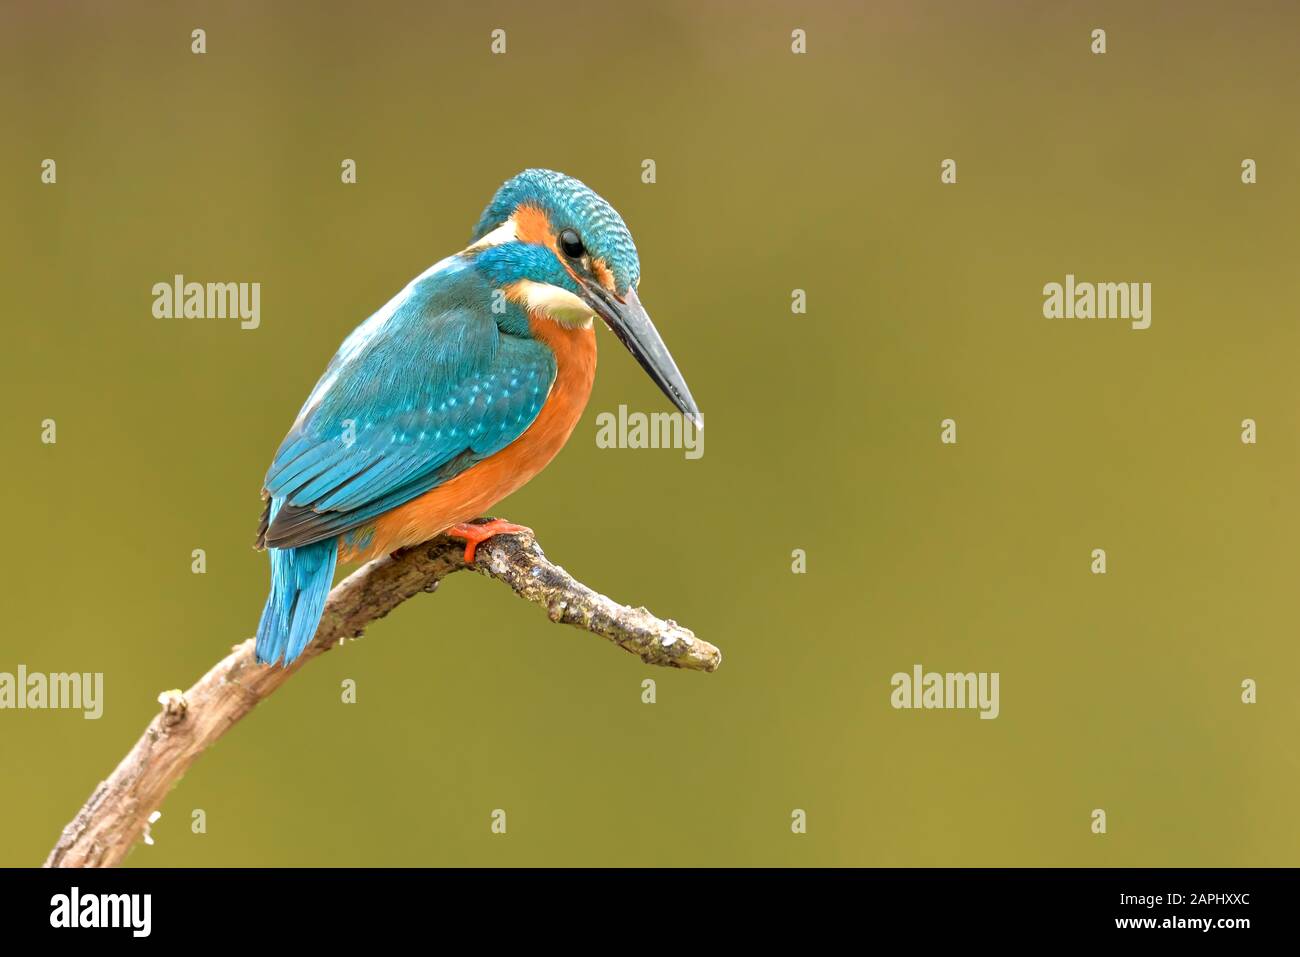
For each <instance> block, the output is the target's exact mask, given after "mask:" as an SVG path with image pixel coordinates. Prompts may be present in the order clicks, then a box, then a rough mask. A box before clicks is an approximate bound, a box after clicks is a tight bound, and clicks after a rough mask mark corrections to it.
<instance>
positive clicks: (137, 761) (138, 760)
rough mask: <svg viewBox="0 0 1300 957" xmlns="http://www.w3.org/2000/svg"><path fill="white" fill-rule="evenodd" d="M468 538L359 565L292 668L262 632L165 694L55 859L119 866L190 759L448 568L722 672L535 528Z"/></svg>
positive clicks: (624, 642)
mask: <svg viewBox="0 0 1300 957" xmlns="http://www.w3.org/2000/svg"><path fill="white" fill-rule="evenodd" d="M463 547H464V546H463V543H461V542H459V541H456V540H453V539H448V538H445V537H439V538H436V539H434V540H433V541H431V542H427V543H425V544H424V545H420V546H417V547H415V548H412V549H409V550H407V551H405V552H403V553H401V554H399V555H397V556H396V557H389V558H380V559H376V560H375V561H373V562H370V563H369V564H367V565H365V566H363V567H362V568H360V569H358V570H357V571H356V572H354V573H353V574H351V575H349V576H348V577H347V578H346V579H344V580H343V581H341V582H339V584H338V585H337V586H335V588H334V590H333V591H332V592H330V596H329V600H328V601H327V602H326V604H325V614H324V616H323V617H322V619H321V623H320V627H319V628H318V629H317V631H316V637H315V638H314V639H313V641H312V643H311V644H310V645H309V646H308V647H307V648H306V650H305V651H304V652H303V653H302V656H301V657H300V658H299V659H298V660H297V661H295V662H294V663H293V664H292V665H290V666H289V667H288V668H281V667H264V666H261V665H258V664H256V663H255V661H254V658H253V639H251V638H250V639H248V640H247V641H245V642H243V643H242V644H240V645H237V646H235V648H234V649H233V650H232V651H231V653H230V654H229V655H227V656H226V657H225V658H223V659H222V660H221V661H219V662H218V663H217V664H216V665H215V666H214V667H213V668H212V669H211V670H209V671H208V673H207V674H205V675H204V676H203V677H202V678H200V679H199V680H198V681H197V682H196V683H195V684H194V686H193V687H191V688H190V689H189V690H188V691H184V692H182V691H168V692H164V693H163V694H161V695H159V699H158V700H159V701H160V702H161V703H162V706H163V707H162V711H161V713H159V714H158V715H157V716H156V717H155V718H154V719H153V720H152V721H151V722H150V723H149V727H148V728H146V729H145V732H144V735H143V736H142V737H141V738H140V740H139V741H137V742H136V743H135V747H133V748H132V749H131V751H130V753H129V754H127V756H126V757H125V758H123V759H122V762H121V763H120V764H119V765H118V766H117V768H116V770H114V771H113V773H112V774H111V775H110V776H109V778H108V780H106V781H102V782H101V783H100V784H99V786H98V787H96V788H95V790H94V793H92V794H91V795H90V799H89V800H88V801H87V802H86V804H85V806H84V807H82V809H81V810H80V811H79V812H77V816H76V817H75V818H73V820H72V822H71V823H70V824H68V826H67V827H65V828H64V829H63V834H62V836H60V838H59V842H58V844H57V845H56V846H55V848H54V850H53V851H51V852H50V856H49V857H48V858H47V859H46V861H45V866H46V867H111V866H113V865H115V864H118V863H120V862H121V861H122V859H123V858H124V857H126V855H127V852H128V851H130V849H131V848H132V847H133V846H134V844H135V842H136V841H137V840H138V839H139V838H140V836H141V834H142V833H143V832H144V829H145V827H146V824H147V822H148V820H149V815H150V814H152V813H153V812H154V811H155V810H157V808H158V807H159V806H160V805H161V804H162V802H163V799H164V798H165V797H166V796H167V792H168V791H170V790H171V788H172V786H173V785H175V784H176V782H177V781H178V780H180V778H181V775H183V774H184V773H185V771H186V770H187V769H188V768H189V766H190V764H191V763H192V762H193V761H194V759H195V758H197V757H198V756H199V755H200V754H202V753H203V752H204V751H205V750H207V749H208V748H209V747H210V746H211V745H213V744H214V743H216V741H217V739H218V738H220V737H221V736H222V735H223V734H225V733H226V731H228V730H229V729H230V728H231V726H232V725H234V724H235V722H237V721H238V720H239V719H240V718H242V717H244V715H246V714H248V712H249V711H251V710H252V709H253V708H254V706H256V705H257V703H258V702H260V701H261V700H262V699H264V698H266V697H267V696H268V695H270V694H271V693H272V692H274V691H275V690H276V689H277V688H279V687H280V686H281V685H282V684H284V683H285V682H286V681H288V680H289V678H290V677H292V676H293V675H294V674H295V673H296V672H297V671H298V669H299V668H301V667H302V666H303V665H304V664H306V663H307V662H308V661H311V660H312V659H313V658H315V657H316V656H317V655H320V654H322V653H323V652H325V651H328V650H329V649H330V648H333V647H334V646H336V645H338V644H339V643H340V642H341V641H342V640H343V639H345V638H355V637H357V636H358V635H360V634H361V633H362V631H363V629H364V628H365V627H366V626H367V625H369V624H370V623H371V622H372V621H375V620H376V619H378V618H383V617H384V616H385V615H387V614H388V613H389V612H390V611H392V610H393V609H394V608H396V607H397V606H398V605H400V604H401V603H402V602H404V601H406V600H407V599H408V598H411V597H413V596H414V595H418V594H419V593H420V592H424V591H433V590H434V589H436V588H437V587H438V583H439V582H440V581H442V579H444V578H446V577H447V576H448V575H450V574H452V573H454V572H458V571H461V570H463V569H466V568H470V569H472V570H474V571H477V572H479V573H480V574H483V575H486V576H487V577H489V578H495V579H497V580H498V581H502V582H505V583H506V584H507V585H509V586H510V587H511V588H512V589H513V590H514V591H515V593H516V594H518V595H519V596H520V597H521V598H525V599H527V600H528V601H531V602H533V603H535V604H538V605H542V606H543V607H544V608H546V613H547V615H548V616H549V617H550V619H551V621H554V622H560V623H563V624H568V625H575V626H577V627H579V628H584V629H586V630H587V631H590V632H592V633H594V634H597V635H602V636H604V637H605V638H608V639H609V640H610V641H612V642H614V643H615V644H616V645H618V646H619V647H620V648H623V649H624V650H626V651H630V652H631V653H632V654H634V655H637V656H638V657H640V659H641V660H642V661H644V662H646V663H647V664H652V665H664V666H667V667H671V668H689V669H691V670H694V671H714V670H715V669H716V668H717V667H718V665H719V663H720V662H721V660H722V654H721V652H719V651H718V649H717V648H715V647H714V646H713V645H711V644H709V643H708V642H706V641H701V640H700V639H698V638H696V637H695V635H694V634H692V632H691V631H690V630H689V629H687V628H683V627H682V626H681V625H678V624H677V623H676V622H674V621H672V620H667V621H665V620H663V619H660V618H656V617H655V616H654V615H652V614H650V612H648V611H646V610H645V609H644V608H629V607H628V606H626V605H620V604H618V603H617V602H615V601H613V600H611V599H609V598H606V597H605V596H604V595H601V594H598V593H597V592H595V591H592V590H591V589H590V588H588V587H587V586H586V585H584V584H582V583H581V582H579V581H577V580H575V579H574V578H573V577H572V576H571V575H569V573H568V572H566V571H565V570H564V569H563V568H561V567H560V566H558V565H554V564H552V563H551V562H549V561H547V559H546V556H545V555H543V554H542V550H541V548H540V547H539V546H538V545H537V543H536V542H535V541H533V539H532V538H531V537H530V536H528V535H525V534H522V533H519V534H510V535H498V536H497V537H495V538H492V539H489V540H488V541H486V542H484V543H483V544H481V545H480V546H479V547H478V556H477V558H478V560H477V561H476V562H475V563H474V564H473V565H468V566H467V565H466V564H465V563H464V561H463V560H462V557H461V554H462V550H463Z"/></svg>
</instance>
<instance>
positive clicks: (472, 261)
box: [255, 169, 704, 667]
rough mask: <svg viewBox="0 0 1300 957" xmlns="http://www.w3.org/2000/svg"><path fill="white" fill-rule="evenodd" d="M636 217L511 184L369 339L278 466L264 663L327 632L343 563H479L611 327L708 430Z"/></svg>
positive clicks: (548, 183) (594, 199)
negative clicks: (448, 546) (457, 555)
mask: <svg viewBox="0 0 1300 957" xmlns="http://www.w3.org/2000/svg"><path fill="white" fill-rule="evenodd" d="M640 280H641V266H640V260H639V257H638V254H637V249H636V245H635V244H634V243H633V241H632V236H631V233H630V232H629V231H628V228H627V225H626V223H624V221H623V218H622V217H621V216H620V215H619V214H618V212H617V211H616V210H615V209H614V207H613V206H611V205H610V204H609V203H608V202H606V201H605V200H604V199H603V198H601V197H600V196H598V195H597V194H596V193H595V192H594V191H593V190H591V189H590V188H589V187H587V186H586V185H585V184H583V183H582V182H580V181H578V180H577V179H574V178H572V177H570V176H567V175H565V174H563V173H558V172H555V171H554V170H548V169H527V170H524V171H523V172H521V173H519V174H518V175H516V176H514V177H512V178H511V179H509V180H507V181H506V182H505V183H504V184H503V185H502V186H501V187H500V188H499V189H498V190H497V191H496V193H495V194H494V195H493V197H492V199H491V201H490V202H489V203H488V205H487V207H486V208H485V209H484V210H483V213H482V215H481V216H480V217H479V220H478V223H477V225H476V226H475V227H474V229H473V232H472V233H471V236H470V242H469V245H468V246H466V247H465V248H464V249H462V250H461V251H459V252H457V253H453V254H452V255H450V256H447V257H446V258H445V259H442V260H440V261H438V262H436V263H435V264H434V265H432V266H430V267H429V268H428V269H426V270H425V271H424V272H423V273H421V274H420V275H418V276H417V277H415V278H414V279H412V280H411V281H410V282H409V283H408V284H407V285H406V286H405V288H403V289H402V290H401V291H400V292H399V293H397V294H396V295H395V296H393V297H392V298H391V299H390V300H389V301H388V302H387V303H386V304H384V305H383V306H382V307H380V308H379V309H378V310H377V311H376V312H375V313H374V314H373V315H371V316H370V317H369V318H368V319H366V320H365V321H364V322H363V323H361V325H359V326H358V327H357V328H356V329H354V330H353V331H352V332H351V333H350V334H349V335H348V336H347V337H346V338H345V339H344V340H343V344H342V345H341V346H340V347H339V349H338V351H337V352H336V353H335V354H334V357H333V358H332V359H331V360H330V361H329V363H328V365H327V366H326V368H325V372H324V373H323V374H322V375H321V377H320V379H319V381H317V383H316V385H315V387H314V388H313V389H312V390H311V392H310V394H309V395H308V397H307V400H306V402H305V403H304V404H303V406H302V408H301V410H300V411H299V412H298V416H297V418H296V419H295V420H294V422H293V425H292V426H291V427H290V429H289V431H288V434H287V435H286V436H285V437H284V441H283V442H281V444H280V446H279V449H278V450H277V452H276V453H275V457H274V459H273V460H272V462H271V465H270V468H269V469H268V470H267V473H266V478H265V480H264V482H263V488H262V498H263V499H264V501H265V506H264V509H263V512H262V517H261V521H260V523H259V525H258V529H257V539H256V542H255V547H256V548H258V549H259V550H263V549H264V550H265V551H266V552H267V553H268V555H269V558H270V567H271V588H270V594H269V595H268V596H267V599H266V604H265V606H264V607H263V610H262V616H261V619H260V621H259V622H258V627H257V639H256V643H255V652H256V659H257V661H258V663H259V664H263V665H275V664H280V665H282V666H286V667H287V666H288V665H289V664H291V663H292V662H293V661H294V660H295V659H296V658H297V657H298V656H299V655H300V654H301V653H302V651H303V649H304V648H306V647H307V644H308V643H309V642H310V641H311V639H312V637H313V636H314V635H315V633H316V628H317V626H318V625H319V623H320V619H321V615H322V613H323V611H324V607H325V599H326V597H327V595H328V594H329V590H330V586H331V585H332V583H333V578H334V572H335V569H336V567H337V565H338V563H340V562H364V561H368V560H370V559H373V558H378V557H380V556H383V555H386V554H392V553H395V552H397V551H399V550H401V549H402V548H405V547H408V546H411V545H417V544H419V543H421V542H425V541H428V540H429V539H432V538H434V537H436V536H438V535H440V534H444V533H445V534H447V535H450V536H452V537H454V538H457V539H459V540H462V541H464V543H465V547H464V560H465V562H466V563H467V564H472V563H473V562H474V561H475V559H476V557H477V552H476V549H477V546H478V545H480V544H482V543H483V542H484V541H486V540H487V539H489V538H491V537H493V536H494V535H499V534H506V533H511V532H531V529H528V528H527V527H525V526H522V525H516V524H514V523H512V522H506V521H504V520H501V519H494V520H492V521H490V522H486V523H479V524H471V523H470V520H471V519H474V518H477V517H480V516H482V515H484V514H485V513H486V512H487V510H488V509H490V508H491V507H492V506H493V505H495V504H496V503H497V502H499V501H501V500H502V499H503V498H505V497H506V496H508V495H509V494H511V493H512V492H514V491H516V490H517V489H519V488H520V487H521V486H522V485H524V484H525V483H526V482H528V481H529V480H530V479H532V478H533V477H534V476H535V475H537V473H539V472H540V471H541V470H542V469H543V468H545V467H546V465H547V464H549V463H550V461H551V460H552V459H553V458H554V457H555V455H556V454H557V453H558V452H559V450H560V449H561V448H562V447H563V446H564V444H565V443H566V442H567V441H568V439H569V436H570V435H571V434H572V433H573V430H574V428H575V427H576V425H577V424H578V421H579V420H580V418H581V416H582V413H583V410H584V409H585V407H586V404H587V400H588V398H589V396H590V395H591V388H592V383H593V380H594V377H595V371H596V335H595V328H594V326H595V319H597V318H599V319H600V320H601V321H602V322H603V323H604V324H605V325H606V326H608V327H609V329H610V331H611V332H613V334H614V336H615V337H616V338H617V339H618V340H619V341H620V342H621V343H622V344H623V346H624V347H626V348H627V350H628V351H629V352H631V353H632V355H633V357H634V358H635V359H636V361H637V362H638V363H639V364H640V365H641V367H642V368H643V369H644V370H645V372H646V373H647V374H648V375H649V376H650V378H651V379H652V380H653V381H654V382H655V384H656V385H658V387H659V388H660V389H661V390H662V391H663V393H664V394H665V395H666V396H667V398H668V399H669V401H671V402H672V404H673V405H674V406H675V407H676V408H677V409H678V410H679V411H680V413H681V414H682V415H683V416H685V417H686V418H687V419H688V420H689V421H691V422H692V423H693V424H694V425H695V427H696V428H697V429H702V428H703V425H704V420H703V416H702V415H701V413H700V409H699V406H698V405H697V404H696V402H695V399H694V398H693V397H692V395H691V392H690V389H689V388H687V385H686V381H685V379H684V378H683V376H682V373H681V371H680V370H679V369H678V367H677V363H676V362H675V361H674V360H673V357H672V355H671V354H670V353H669V351H668V347H667V345H665V343H664V341H663V338H662V337H661V336H660V335H659V332H658V331H657V330H656V329H655V326H654V323H652V322H651V320H650V317H649V315H648V314H647V313H646V310H645V308H644V307H643V306H642V305H641V300H640V297H639V295H638V292H637V290H638V287H639V285H640Z"/></svg>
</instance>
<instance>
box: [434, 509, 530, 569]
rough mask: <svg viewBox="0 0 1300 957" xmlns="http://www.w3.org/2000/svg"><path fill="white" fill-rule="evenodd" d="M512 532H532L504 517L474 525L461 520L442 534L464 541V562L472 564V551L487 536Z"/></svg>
mask: <svg viewBox="0 0 1300 957" xmlns="http://www.w3.org/2000/svg"><path fill="white" fill-rule="evenodd" d="M512 532H527V533H528V534H529V535H532V534H534V532H533V530H532V529H531V528H529V527H528V526H527V525H516V524H515V523H514V522H507V521H506V520H505V519H501V518H494V519H492V521H490V522H484V523H483V524H482V525H475V524H473V523H472V522H461V523H460V524H459V525H453V526H452V527H451V528H449V529H447V530H446V531H445V532H443V534H444V535H450V536H451V537H452V538H460V539H463V540H464V541H465V564H466V565H472V564H474V551H475V549H477V548H478V546H479V545H481V544H483V543H484V542H486V541H487V540H488V539H489V538H492V537H494V536H496V535H509V534H510V533H512Z"/></svg>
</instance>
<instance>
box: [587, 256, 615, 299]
mask: <svg viewBox="0 0 1300 957" xmlns="http://www.w3.org/2000/svg"><path fill="white" fill-rule="evenodd" d="M591 271H592V272H594V273H595V274H596V278H597V279H598V280H600V284H601V285H602V286H604V287H605V288H606V289H608V290H609V291H610V292H616V291H617V290H616V289H615V288H614V274H613V273H612V272H610V271H609V267H608V266H607V265H605V260H603V259H596V258H595V257H594V256H593V257H592V260H591Z"/></svg>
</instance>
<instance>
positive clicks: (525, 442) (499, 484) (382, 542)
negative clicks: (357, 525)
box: [339, 320, 596, 561]
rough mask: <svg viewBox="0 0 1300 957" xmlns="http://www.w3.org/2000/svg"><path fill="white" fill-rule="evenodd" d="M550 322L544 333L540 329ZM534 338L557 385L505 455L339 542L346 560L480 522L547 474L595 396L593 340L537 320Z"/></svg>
mask: <svg viewBox="0 0 1300 957" xmlns="http://www.w3.org/2000/svg"><path fill="white" fill-rule="evenodd" d="M540 323H545V326H540V325H539V324H540ZM533 333H534V335H535V336H536V337H537V338H541V339H543V340H544V341H545V342H546V343H547V345H549V346H550V347H551V348H552V349H553V350H554V351H555V355H556V375H555V382H554V383H553V384H552V386H551V391H550V394H549V395H548V396H547V397H546V402H545V403H544V404H543V405H542V408H541V411H540V412H538V413H537V418H536V419H534V420H533V423H532V424H531V425H530V426H529V427H528V428H527V429H526V430H524V433H523V434H522V435H520V436H519V438H517V439H515V440H514V441H513V442H511V443H510V444H509V445H507V446H506V447H505V448H504V449H502V450H501V451H500V452H497V453H496V454H495V455H492V456H490V457H489V458H486V459H484V460H483V461H481V462H479V463H477V464H475V465H472V466H471V467H469V468H467V469H466V470H465V471H463V472H461V473H460V474H459V475H457V476H455V477H454V478H452V479H449V480H448V481H446V482H444V483H443V484H441V485H439V486H438V487H437V488H434V489H430V490H429V491H428V492H425V493H424V494H423V495H421V496H419V497H418V498H415V499H412V500H411V501H409V502H407V503H406V504H405V505H400V506H398V507H397V508H395V509H393V510H392V511H391V512H386V513H385V514H383V515H381V516H380V517H379V518H378V519H376V520H375V522H374V523H373V525H368V526H365V527H364V528H361V529H357V530H356V531H355V532H353V533H350V534H348V535H345V536H343V537H342V538H341V539H340V540H339V559H340V560H341V561H369V560H370V559H372V558H377V557H379V556H380V555H386V554H388V553H390V552H395V551H397V549H399V548H405V547H406V546H408V545H418V544H419V543H420V542H425V541H428V540H429V539H431V538H433V537H434V536H436V535H438V534H439V533H441V532H443V531H444V530H446V529H447V528H450V527H451V526H452V525H455V524H457V523H459V522H464V521H468V520H469V519H471V518H475V517H477V516H479V515H482V514H483V513H484V512H486V511H487V510H488V509H490V508H491V507H492V506H493V505H495V504H496V503H497V502H499V501H501V500H502V499H503V498H505V497H506V496H507V495H509V494H510V493H511V492H514V491H516V490H517V489H519V488H521V487H522V486H523V485H524V484H525V483H526V482H527V481H528V480H529V479H531V478H532V477H533V476H534V475H536V474H537V473H538V472H540V471H541V470H542V469H544V468H545V467H546V466H547V464H548V463H549V462H550V461H551V459H553V458H555V455H556V453H558V452H559V451H560V449H561V448H562V447H563V446H564V443H565V442H567V441H568V440H569V436H570V435H571V434H572V433H573V429H574V427H575V426H577V424H578V420H579V419H581V418H582V412H583V410H584V409H585V408H586V406H587V399H588V398H589V397H590V396H591V386H592V382H593V380H594V379H595V372H596V335H595V332H594V330H592V329H591V328H586V329H565V328H563V327H560V326H557V325H556V324H555V323H553V322H550V321H549V320H534V321H533Z"/></svg>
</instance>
